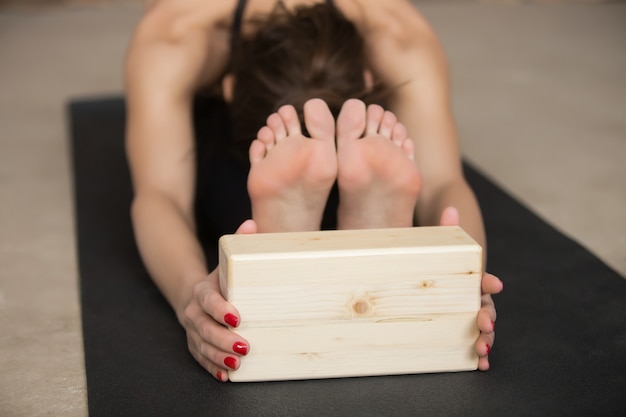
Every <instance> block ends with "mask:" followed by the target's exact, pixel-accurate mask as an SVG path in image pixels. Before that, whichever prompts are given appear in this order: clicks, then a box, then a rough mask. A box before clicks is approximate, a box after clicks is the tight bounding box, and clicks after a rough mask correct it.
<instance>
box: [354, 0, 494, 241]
mask: <svg viewBox="0 0 626 417" xmlns="http://www.w3.org/2000/svg"><path fill="white" fill-rule="evenodd" d="M362 1H363V3H367V4H366V7H364V10H365V12H364V17H363V23H361V24H360V27H361V31H362V33H363V34H364V37H365V40H366V45H367V48H368V56H369V62H370V66H371V68H372V71H373V72H374V75H375V76H377V78H378V79H380V80H381V81H382V82H383V83H384V84H385V85H387V86H389V87H391V88H392V89H393V93H392V95H391V97H390V101H389V107H390V110H391V111H393V112H394V113H395V114H396V115H397V116H398V119H399V120H401V121H402V123H403V124H404V125H405V126H406V128H407V131H408V134H409V137H410V138H411V139H412V140H413V142H414V144H415V161H416V163H417V165H418V167H419V168H420V171H421V174H422V183H423V185H422V191H421V194H420V199H419V201H418V205H417V210H416V216H417V219H418V224H420V225H424V226H427V225H438V224H439V221H440V216H441V214H442V212H443V210H444V209H445V208H446V207H449V206H454V207H456V208H457V209H458V210H459V212H460V219H461V225H462V226H463V228H464V229H465V230H467V231H468V233H470V234H471V235H472V237H474V239H476V240H477V241H478V242H479V243H480V244H481V245H483V247H484V245H485V243H486V242H485V236H484V230H483V223H482V218H481V214H480V209H479V208H478V204H477V202H476V199H475V197H474V194H473V192H472V191H471V189H470V188H469V186H468V185H467V183H466V181H465V179H464V177H463V172H462V166H461V155H460V149H459V143H458V137H457V132H456V127H455V123H454V119H453V116H452V111H451V104H450V82H449V71H448V65H447V62H446V58H445V55H444V52H443V49H442V47H441V44H440V43H439V40H438V39H437V37H436V35H435V33H434V31H433V30H432V28H431V27H430V25H429V24H428V22H427V21H426V20H425V19H424V18H423V17H422V16H421V15H420V14H419V13H418V12H417V10H415V8H414V7H413V6H412V5H411V4H410V3H409V2H408V1H404V0H399V1H394V2H373V1H370V0H362Z"/></svg>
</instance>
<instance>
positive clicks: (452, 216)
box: [439, 207, 459, 226]
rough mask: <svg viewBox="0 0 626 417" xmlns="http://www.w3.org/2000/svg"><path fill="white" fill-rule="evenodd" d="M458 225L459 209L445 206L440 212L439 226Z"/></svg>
mask: <svg viewBox="0 0 626 417" xmlns="http://www.w3.org/2000/svg"><path fill="white" fill-rule="evenodd" d="M458 225H459V211H458V210H457V209H456V208H455V207H446V208H445V209H444V210H443V212H441V217H440V219H439V226H458Z"/></svg>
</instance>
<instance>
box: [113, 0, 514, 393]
mask: <svg viewBox="0 0 626 417" xmlns="http://www.w3.org/2000/svg"><path fill="white" fill-rule="evenodd" d="M285 3H286V5H287V7H293V6H294V5H296V4H306V3H313V1H308V2H307V1H298V0H287V1H285ZM336 4H337V6H338V7H339V8H340V9H341V10H342V11H343V12H344V14H345V15H346V16H347V17H348V18H349V19H351V20H352V21H353V22H355V24H356V25H357V27H358V28H359V30H360V31H361V33H362V34H363V36H364V38H365V42H366V45H367V50H368V55H369V58H370V64H369V65H370V69H371V71H372V73H373V74H374V75H375V76H376V77H378V78H380V79H382V80H383V81H384V82H385V83H387V84H388V85H402V87H400V88H398V89H397V90H396V91H395V93H394V95H393V97H392V98H391V101H390V110H391V114H392V116H393V117H394V118H397V119H399V120H402V121H403V122H404V129H405V130H406V136H405V134H404V133H402V134H394V133H393V132H394V129H396V128H395V127H393V128H392V131H391V133H390V134H389V133H388V132H387V131H385V132H383V134H381V132H380V130H381V126H382V125H383V124H385V126H387V125H389V126H391V125H394V126H397V123H396V124H394V123H391V122H390V121H389V120H387V121H386V122H384V123H383V121H382V120H383V119H380V122H378V121H376V120H378V119H377V118H376V117H374V116H371V117H370V118H369V119H368V113H367V112H366V113H365V115H363V113H362V112H354V114H357V113H358V114H360V116H359V115H357V116H356V117H357V118H358V117H362V118H363V119H365V120H366V126H367V123H369V122H372V121H375V122H374V123H375V124H376V123H377V124H378V128H377V129H376V130H377V131H376V132H374V130H373V129H372V128H368V127H366V128H365V129H364V130H365V131H367V132H369V135H365V136H364V137H363V138H368V137H369V138H370V139H373V138H376V139H377V140H378V145H385V146H386V145H389V146H394V147H395V148H389V147H388V146H387V148H386V149H388V150H390V149H393V150H395V151H397V153H398V158H402V159H400V160H401V161H403V163H404V162H407V161H410V162H411V163H414V164H415V165H416V166H417V167H419V176H420V178H421V187H420V190H419V199H418V200H417V209H416V213H419V216H418V217H417V220H418V222H419V224H420V225H437V224H440V225H453V224H460V225H461V226H462V227H463V228H464V229H465V230H467V231H468V232H469V233H470V234H471V235H472V236H473V237H474V238H475V239H476V240H477V241H478V242H479V243H480V244H482V245H483V247H485V238H484V230H483V224H482V219H481V215H480V211H479V208H478V205H477V203H476V200H475V198H474V195H473V193H472V191H471V190H470V188H469V187H468V186H467V183H466V182H465V179H464V178H463V175H462V171H461V163H460V152H459V147H458V139H457V134H456V130H455V125H454V121H453V118H452V114H451V111H450V99H449V81H448V68H447V63H446V61H445V57H444V54H443V51H442V49H441V46H440V44H439V42H438V40H437V38H436V36H435V35H434V33H433V31H432V29H431V28H430V26H429V25H428V23H427V22H426V21H425V20H424V19H423V17H422V16H421V15H420V14H419V13H418V12H417V11H416V10H415V9H414V8H413V7H412V6H411V5H410V4H409V3H408V2H407V1H405V0H396V1H393V2H391V1H390V2H381V1H379V0H337V1H336ZM273 5H274V2H273V1H262V0H251V1H249V6H248V8H247V10H246V16H244V18H245V17H249V16H251V15H252V14H255V13H257V12H263V11H265V12H267V11H269V10H270V9H271V7H273ZM235 7H236V1H234V0H222V1H219V2H217V1H216V2H207V1H205V0H177V1H169V0H161V1H155V2H151V4H150V5H149V7H148V8H147V11H146V14H145V16H144V18H143V19H142V20H141V22H140V23H139V25H138V27H137V29H136V31H135V33H134V35H133V38H132V39H131V42H130V45H129V49H128V54H127V59H126V65H125V83H126V95H127V104H128V123H127V132H126V136H127V142H126V144H127V154H128V158H129V161H130V167H131V173H132V179H133V186H134V191H135V194H134V199H133V203H132V207H131V215H132V220H133V227H134V231H135V236H136V240H137V243H138V246H139V250H140V253H141V256H142V259H143V260H144V263H145V264H146V267H147V268H148V270H149V272H150V274H151V276H152V278H153V280H154V282H155V283H156V285H157V286H158V287H159V289H160V290H161V291H162V293H163V294H164V296H165V297H166V298H167V300H168V302H169V303H170V305H171V306H172V308H173V309H174V311H175V312H176V314H177V317H178V320H179V322H180V323H181V325H182V326H183V327H184V328H185V330H186V332H187V339H188V344H189V350H190V352H191V353H192V355H193V356H194V358H195V359H196V360H197V361H198V362H199V363H200V364H201V365H202V366H203V367H204V368H205V369H206V370H207V371H208V372H210V373H211V374H212V375H213V376H214V377H216V378H217V379H219V380H221V381H226V380H227V375H228V374H227V371H228V370H229V369H237V368H238V367H239V366H240V357H241V355H243V354H245V352H246V351H247V349H248V348H249V345H248V343H247V341H245V340H243V339H242V338H240V337H239V336H238V335H237V334H236V333H235V332H234V331H233V330H232V327H231V328H229V327H228V324H229V323H228V322H227V319H228V317H231V318H232V317H234V318H236V319H237V320H238V319H239V316H238V313H237V310H236V309H235V308H234V306H232V305H230V304H229V303H227V302H226V301H225V300H224V299H223V297H222V296H221V292H220V288H219V277H218V275H217V270H214V271H212V272H209V271H208V270H207V267H206V261H205V259H204V256H203V253H202V250H201V247H200V244H199V242H198V240H197V238H196V234H195V223H194V216H193V197H194V190H195V177H194V173H195V166H194V163H195V161H194V141H193V131H192V125H191V120H192V116H191V105H192V97H193V94H194V92H195V91H196V90H197V89H198V88H200V87H202V86H207V85H208V86H215V87H216V88H218V86H220V84H221V82H222V80H223V77H224V75H225V69H226V63H227V60H228V54H229V50H228V48H229V41H230V38H229V36H230V24H231V20H232V16H233V11H234V9H235ZM247 30H249V28H248V27H247V26H246V25H244V31H247ZM407 81H408V83H407ZM318 104H319V103H318ZM312 106H313V108H315V107H316V106H318V105H317V104H315V103H313V104H312ZM318 107H319V106H318ZM380 110H382V109H380ZM371 111H372V112H374V113H376V112H378V113H380V111H379V109H374V110H371ZM280 113H281V112H279V113H278V119H277V118H276V117H273V119H274V121H270V120H269V119H268V125H267V129H266V130H265V133H262V132H259V137H258V138H257V142H256V145H255V144H253V146H252V147H251V151H250V152H251V159H253V160H252V169H254V164H255V163H258V164H262V163H263V162H268V158H269V157H271V156H272V154H273V153H274V151H278V150H279V148H278V146H276V149H272V147H273V146H274V145H276V144H278V143H279V142H280V140H277V139H276V137H277V135H280V134H279V133H277V132H278V131H277V130H276V129H281V127H280V124H281V123H282V124H283V127H284V126H285V120H284V118H283V117H284V116H282V115H281V114H280ZM283 113H285V111H283ZM287 113H289V111H287ZM310 114H311V115H312V116H311V117H312V118H315V117H317V116H314V115H319V114H320V112H315V111H311V112H310ZM348 114H353V112H349V113H348ZM270 117H272V116H270ZM346 117H348V116H346ZM384 117H385V116H384V113H383V118H384ZM387 117H391V116H387ZM286 119H287V120H289V117H286ZM397 119H396V120H397ZM279 120H280V123H279ZM321 120H322V121H321V122H320V121H318V122H319V123H318V122H313V121H311V122H310V123H312V124H313V125H314V126H312V128H313V130H311V129H308V130H309V131H310V132H311V131H312V132H316V128H318V129H317V130H319V131H320V132H321V133H320V132H317V133H313V136H316V137H315V138H313V139H316V140H318V141H319V142H322V143H328V140H327V141H326V142H324V139H325V138H328V137H329V136H328V135H327V132H324V129H330V124H329V123H326V122H328V120H326V122H323V120H324V117H321ZM345 120H347V119H345V118H344V119H342V118H341V117H340V118H339V120H338V121H337V122H336V126H333V129H334V128H336V130H337V131H336V134H337V135H338V136H339V138H338V143H339V145H338V149H337V156H336V159H335V160H336V161H337V168H336V169H337V171H336V173H335V174H336V175H337V177H338V180H339V183H340V187H341V184H342V182H343V184H344V185H345V186H344V187H343V193H344V195H346V196H349V195H350V193H351V192H352V191H354V190H355V189H356V188H357V187H356V186H354V185H349V184H351V183H350V179H349V176H348V175H343V174H342V170H341V166H342V164H343V165H345V164H347V163H342V160H346V158H342V151H341V148H342V147H345V146H348V147H349V146H352V149H360V148H365V147H366V146H367V144H366V143H365V142H357V139H361V137H356V136H355V135H354V134H348V133H346V132H348V131H350V130H351V129H353V128H354V129H353V130H359V127H358V126H357V125H356V124H355V125H353V124H351V123H344V122H345ZM368 120H369V122H368ZM306 122H307V124H308V123H309V120H308V119H307V120H306ZM287 123H291V122H289V121H288V122H287ZM325 123H326V125H325ZM307 126H308V125H307ZM355 126H357V127H355ZM285 129H286V128H285ZM385 129H387V128H385ZM398 129H401V128H398ZM290 136H292V135H291V133H290ZM293 136H294V137H298V138H299V139H305V138H300V137H299V136H298V135H297V133H296V134H294V135H293ZM408 137H410V138H411V140H408ZM400 138H402V139H400ZM344 139H345V140H344ZM394 139H397V142H400V145H398V144H396V143H395V142H396V140H394ZM351 141H352V142H351ZM300 142H302V141H300ZM367 142H373V140H372V141H369V140H368V141H367ZM307 144H308V143H307ZM281 145H282V144H281ZM255 148H256V149H255ZM319 148H323V146H319ZM411 148H412V149H411ZM327 150H328V149H327ZM407 150H410V151H412V152H413V156H412V158H411V157H410V155H408V154H407ZM351 153H352V152H351ZM408 153H409V154H410V153H411V152H408ZM365 154H366V151H363V152H362V155H365ZM320 155H326V157H328V155H329V154H328V152H327V153H324V152H322V151H320ZM347 155H348V153H346V154H345V155H343V156H347ZM348 159H349V158H348ZM331 160H332V159H331ZM359 161H363V158H359ZM259 166H260V165H259ZM346 166H347V165H346ZM364 166H365V167H366V168H364V169H362V170H361V171H362V172H363V171H367V172H370V171H371V169H370V168H371V164H370V163H369V162H368V163H366V164H365V165H364ZM368 170H369V171H368ZM260 172H263V171H260ZM251 176H252V177H258V176H256V175H252V172H251ZM321 177H323V178H322V179H321V180H320V183H321V184H322V185H320V184H317V185H318V189H321V190H322V191H323V192H321V193H320V194H322V195H323V194H324V193H325V192H326V191H325V189H326V187H327V182H328V177H332V175H331V174H328V173H325V174H324V175H322V176H321ZM299 178H301V176H300V177H299ZM372 178H374V179H380V172H378V173H377V174H376V175H373V176H372ZM394 178H395V177H394ZM357 182H358V181H357ZM325 184H326V185H325ZM309 185H310V186H312V185H315V184H309ZM257 188H258V187H256V188H255V187H254V186H252V187H250V189H251V194H253V192H254V190H256V189H257ZM381 189H382V190H383V191H384V187H383V188H381ZM353 194H354V196H355V197H354V199H352V203H351V204H352V205H353V206H354V208H352V209H346V210H345V211H346V213H355V212H356V211H357V209H358V207H360V208H361V209H364V204H363V203H361V204H358V198H357V195H358V193H353ZM409 194H410V193H409ZM259 196H260V198H256V199H254V200H253V201H257V202H258V204H257V206H258V207H259V210H257V213H255V214H254V215H253V217H254V218H255V221H246V222H245V223H243V224H242V225H241V227H240V228H239V230H238V233H256V232H257V231H259V230H261V231H263V228H274V227H273V226H272V225H271V223H269V222H270V221H272V220H271V218H272V216H267V213H268V212H270V213H271V210H270V209H269V208H266V209H262V208H260V207H261V206H259V204H262V200H263V193H259ZM259 196H257V197H259ZM317 198H318V199H320V198H321V197H317ZM412 198H413V197H410V198H409V199H408V200H409V201H408V202H406V204H404V205H407V204H409V205H410V204H411V201H410V200H411V199H412ZM267 201H270V202H271V201H274V202H275V201H276V199H267ZM365 201H370V202H371V201H372V198H370V199H369V200H367V199H366V200H365ZM268 204H270V206H271V203H268ZM253 206H254V203H253ZM318 209H319V208H314V209H313V211H314V212H315V211H316V210H318ZM253 210H254V208H253ZM341 210H342V208H341V207H340V212H339V218H340V223H341V222H343V227H353V226H354V227H358V226H359V225H358V224H356V225H350V224H349V222H350V221H352V220H351V219H350V216H349V215H348V214H346V215H343V216H342V215H341ZM402 211H403V212H407V210H405V209H403V210H402ZM411 212H412V211H411ZM263 216H266V217H267V219H264V218H263ZM315 216H317V214H316V215H315ZM315 216H313V215H312V214H311V213H309V215H308V216H304V217H305V218H309V219H310V218H312V217H315ZM409 216H410V214H409ZM273 217H274V218H276V217H277V216H273ZM391 217H392V218H395V216H391ZM268 219H269V220H268ZM305 220H306V219H305ZM315 221H317V217H315ZM370 221H371V218H370ZM402 221H403V222H405V221H406V220H402ZM257 222H258V224H257ZM302 223H303V220H301V219H300V220H297V221H295V225H294V224H291V225H289V224H287V225H284V226H283V229H284V230H291V229H293V228H294V227H303V225H302ZM313 223H314V222H311V224H313ZM364 223H368V220H367V219H366V220H365V222H364ZM362 225H363V222H362ZM311 227H314V226H312V225H308V226H306V227H305V228H311ZM501 290H502V282H501V281H500V280H499V279H497V278H496V277H494V276H492V275H490V274H484V276H483V280H482V291H483V298H482V300H483V306H482V308H481V310H480V312H479V314H478V317H477V324H478V327H479V329H480V331H481V334H480V336H479V338H478V340H477V342H476V351H477V353H478V354H479V356H480V359H479V369H482V370H486V369H488V368H489V361H488V356H487V353H488V350H489V349H490V347H491V346H493V342H494V337H495V333H494V331H493V323H494V322H495V320H496V312H495V308H494V306H493V302H492V300H491V294H496V293H498V292H499V291H501ZM231 324H233V323H232V322H231ZM488 346H489V347H488Z"/></svg>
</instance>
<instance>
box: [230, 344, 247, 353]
mask: <svg viewBox="0 0 626 417" xmlns="http://www.w3.org/2000/svg"><path fill="white" fill-rule="evenodd" d="M233 352H235V353H238V354H240V355H247V354H248V345H246V344H245V343H243V342H235V344H234V345H233Z"/></svg>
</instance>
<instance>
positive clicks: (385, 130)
mask: <svg viewBox="0 0 626 417" xmlns="http://www.w3.org/2000/svg"><path fill="white" fill-rule="evenodd" d="M397 123H398V118H397V117H396V115H395V114H393V113H391V112H389V111H386V112H385V115H384V116H383V120H382V122H381V123H380V128H379V129H378V133H379V134H381V135H383V136H384V137H386V138H387V139H391V134H392V132H393V129H394V127H396V124H397Z"/></svg>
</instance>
